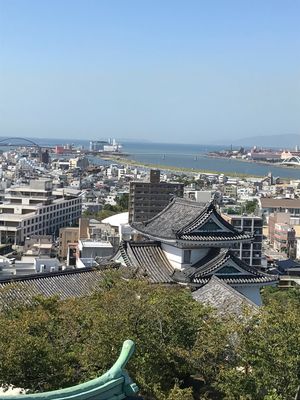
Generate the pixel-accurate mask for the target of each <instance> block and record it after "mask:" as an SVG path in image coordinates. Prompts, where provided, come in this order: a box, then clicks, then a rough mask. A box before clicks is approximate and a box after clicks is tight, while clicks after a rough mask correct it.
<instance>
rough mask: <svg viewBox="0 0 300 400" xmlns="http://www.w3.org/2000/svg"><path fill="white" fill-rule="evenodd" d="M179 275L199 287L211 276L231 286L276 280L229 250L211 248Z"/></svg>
mask: <svg viewBox="0 0 300 400" xmlns="http://www.w3.org/2000/svg"><path fill="white" fill-rule="evenodd" d="M180 275H184V276H185V279H186V280H187V281H189V282H192V283H194V284H200V285H201V284H202V285H203V284H206V283H207V282H208V281H209V279H210V278H211V277H212V276H218V277H219V278H220V279H221V280H222V281H224V282H226V283H228V284H231V285H240V284H269V283H275V282H277V280H278V279H277V276H275V275H268V274H264V273H262V272H260V271H258V270H257V269H256V268H254V267H250V266H249V265H248V264H246V263H245V262H244V261H242V260H241V259H239V258H238V257H236V256H235V255H234V254H233V253H232V252H231V251H230V250H228V249H220V248H211V249H210V250H209V252H208V254H207V255H206V256H205V257H203V258H202V259H201V260H199V261H198V262H196V263H195V264H193V265H192V266H190V267H188V268H185V269H184V270H183V271H180ZM179 279H182V277H179Z"/></svg>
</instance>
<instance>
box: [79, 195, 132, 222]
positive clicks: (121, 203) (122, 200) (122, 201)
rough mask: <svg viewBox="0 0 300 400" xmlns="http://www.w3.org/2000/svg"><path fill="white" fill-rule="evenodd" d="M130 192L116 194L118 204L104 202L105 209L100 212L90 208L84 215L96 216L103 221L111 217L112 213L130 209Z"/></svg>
mask: <svg viewBox="0 0 300 400" xmlns="http://www.w3.org/2000/svg"><path fill="white" fill-rule="evenodd" d="M128 201H129V194H128V193H123V194H121V195H120V196H116V203H117V205H115V206H112V205H111V204H104V206H103V209H102V210H101V211H98V212H94V213H93V212H90V211H88V210H86V211H84V212H83V214H82V215H83V216H84V217H90V218H95V219H98V220H100V221H102V220H103V219H105V218H108V217H111V216H112V215H115V214H118V213H121V212H125V211H127V210H128Z"/></svg>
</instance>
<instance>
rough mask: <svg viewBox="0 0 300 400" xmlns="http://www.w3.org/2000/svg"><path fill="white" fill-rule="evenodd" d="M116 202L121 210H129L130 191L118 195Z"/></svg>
mask: <svg viewBox="0 0 300 400" xmlns="http://www.w3.org/2000/svg"><path fill="white" fill-rule="evenodd" d="M116 202H117V206H118V207H119V209H120V211H127V210H128V202H129V193H122V194H121V195H120V196H117V197H116Z"/></svg>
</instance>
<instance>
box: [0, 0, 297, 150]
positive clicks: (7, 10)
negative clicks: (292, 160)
mask: <svg viewBox="0 0 300 400" xmlns="http://www.w3.org/2000/svg"><path fill="white" fill-rule="evenodd" d="M299 16H300V2H299V1H297V0H295V1H290V0H285V1H282V0H281V1H277V0H263V1H262V0H251V1H241V0H238V1H233V0H232V1H231V0H224V1H222V0H219V1H216V0H210V1H208V0H207V1H201V0H197V1H192V0H186V1H184V0H182V1H176V0H172V1H168V0H165V1H163V0H160V1H156V0H139V1H133V0H118V1H117V0H0V136H26V137H65V138H74V139H75V138H76V139H80V138H85V139H96V138H102V137H108V136H114V137H118V138H141V139H148V140H152V141H162V142H168V141H171V142H186V143H217V142H218V140H222V141H223V142H224V138H228V139H229V140H232V139H236V138H242V137H247V136H257V135H273V134H285V133H299V134H300V113H299V110H300V62H299V61H300V55H299V54H300V52H299V48H300V24H299Z"/></svg>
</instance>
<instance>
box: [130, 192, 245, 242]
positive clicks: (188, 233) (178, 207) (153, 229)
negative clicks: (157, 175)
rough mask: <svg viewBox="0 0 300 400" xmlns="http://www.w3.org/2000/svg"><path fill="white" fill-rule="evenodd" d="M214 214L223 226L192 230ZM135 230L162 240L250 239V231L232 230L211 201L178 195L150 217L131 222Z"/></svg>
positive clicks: (202, 224) (198, 227) (203, 223)
mask: <svg viewBox="0 0 300 400" xmlns="http://www.w3.org/2000/svg"><path fill="white" fill-rule="evenodd" d="M212 216H213V217H214V218H216V219H217V221H218V222H220V225H221V226H222V227H223V230H220V231H211V232H209V231H207V232H206V231H205V232H196V233H195V232H193V231H194V230H195V229H200V228H201V227H202V226H204V225H205V223H206V222H207V221H208V220H209V219H210V218H211V217H212ZM132 227H133V228H134V229H136V230H137V231H138V232H140V233H142V234H144V235H146V236H149V237H152V238H157V239H162V240H164V239H165V240H184V241H202V242H203V241H220V242H221V241H223V242H224V241H232V240H239V241H251V240H252V235H250V234H246V233H244V232H240V231H238V230H236V229H235V228H234V227H233V226H232V225H230V224H229V223H228V222H227V221H225V220H224V219H223V218H222V217H221V216H220V214H219V213H218V212H217V211H216V209H215V207H214V205H213V203H212V202H211V203H208V204H203V203H197V202H196V201H191V200H186V199H182V198H178V197H176V198H174V199H173V200H172V201H171V202H170V203H169V204H168V206H167V207H166V208H165V209H164V210H162V211H161V212H160V213H159V214H157V215H156V216H155V217H153V218H152V219H150V220H148V221H145V222H136V223H132Z"/></svg>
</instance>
